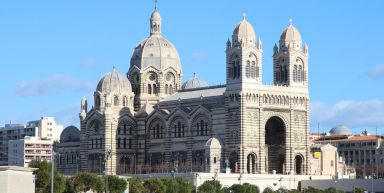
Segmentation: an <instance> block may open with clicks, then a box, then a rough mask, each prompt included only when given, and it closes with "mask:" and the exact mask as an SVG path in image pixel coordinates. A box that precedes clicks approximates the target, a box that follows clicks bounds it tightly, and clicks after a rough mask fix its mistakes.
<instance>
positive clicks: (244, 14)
mask: <svg viewBox="0 0 384 193" xmlns="http://www.w3.org/2000/svg"><path fill="white" fill-rule="evenodd" d="M245 16H247V14H246V13H244V12H243V20H245Z"/></svg>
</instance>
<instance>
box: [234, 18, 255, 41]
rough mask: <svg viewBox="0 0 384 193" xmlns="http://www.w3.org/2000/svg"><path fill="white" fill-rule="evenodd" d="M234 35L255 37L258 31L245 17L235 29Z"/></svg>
mask: <svg viewBox="0 0 384 193" xmlns="http://www.w3.org/2000/svg"><path fill="white" fill-rule="evenodd" d="M233 36H237V37H239V38H241V39H242V38H245V37H251V38H253V39H254V38H255V37H256V33H255V30H254V29H253V27H252V25H251V24H250V23H249V22H248V21H247V20H246V19H245V18H244V19H243V20H242V21H241V22H240V23H239V24H238V25H237V26H236V27H235V30H233Z"/></svg>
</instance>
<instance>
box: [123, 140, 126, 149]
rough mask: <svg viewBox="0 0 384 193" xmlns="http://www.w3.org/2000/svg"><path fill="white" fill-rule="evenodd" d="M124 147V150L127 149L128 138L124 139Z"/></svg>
mask: <svg viewBox="0 0 384 193" xmlns="http://www.w3.org/2000/svg"><path fill="white" fill-rule="evenodd" d="M123 147H124V149H127V139H126V138H124V140H123Z"/></svg>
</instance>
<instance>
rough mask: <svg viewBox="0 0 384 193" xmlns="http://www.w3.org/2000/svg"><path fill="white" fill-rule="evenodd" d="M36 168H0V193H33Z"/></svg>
mask: <svg viewBox="0 0 384 193" xmlns="http://www.w3.org/2000/svg"><path fill="white" fill-rule="evenodd" d="M35 170H36V168H25V167H18V166H0V193H35V176H34V175H33V174H32V173H33V171H35Z"/></svg>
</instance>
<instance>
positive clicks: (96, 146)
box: [95, 139, 99, 148]
mask: <svg viewBox="0 0 384 193" xmlns="http://www.w3.org/2000/svg"><path fill="white" fill-rule="evenodd" d="M98 146H99V144H98V140H97V139H95V148H98Z"/></svg>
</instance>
